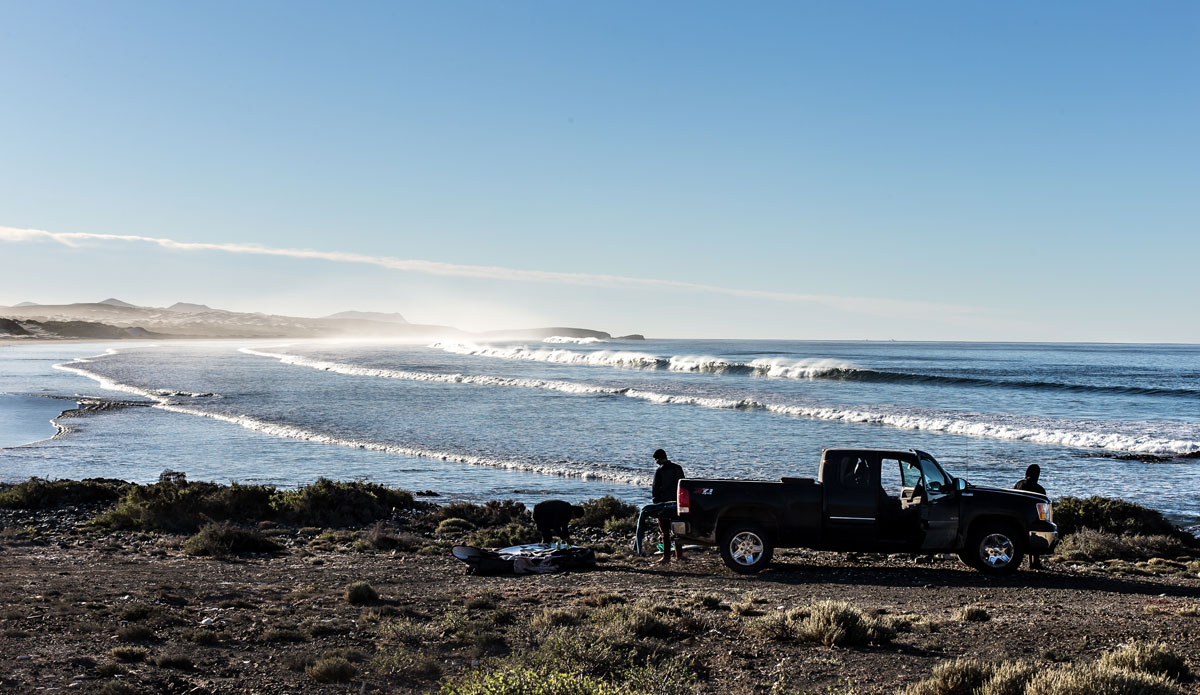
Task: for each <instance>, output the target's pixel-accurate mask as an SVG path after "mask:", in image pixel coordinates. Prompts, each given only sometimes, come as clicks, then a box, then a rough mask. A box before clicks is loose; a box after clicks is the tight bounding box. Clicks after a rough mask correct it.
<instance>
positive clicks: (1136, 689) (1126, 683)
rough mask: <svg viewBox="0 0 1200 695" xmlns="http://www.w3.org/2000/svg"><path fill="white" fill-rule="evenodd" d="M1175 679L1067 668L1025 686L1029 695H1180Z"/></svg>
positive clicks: (1094, 666)
mask: <svg viewBox="0 0 1200 695" xmlns="http://www.w3.org/2000/svg"><path fill="white" fill-rule="evenodd" d="M1180 692H1182V691H1181V689H1180V688H1179V686H1178V685H1177V684H1176V683H1174V682H1173V681H1171V679H1169V678H1167V677H1166V676H1162V675H1152V674H1149V673H1140V672H1137V671H1126V670H1123V669H1117V668H1111V667H1108V666H1102V665H1100V664H1086V665H1082V666H1067V667H1061V668H1056V669H1053V670H1050V671H1044V672H1042V673H1039V674H1038V675H1036V676H1034V677H1033V678H1031V679H1030V680H1029V683H1027V684H1026V685H1025V695H1096V694H1097V693H1105V694H1106V695H1107V694H1112V695H1176V694H1177V693H1180Z"/></svg>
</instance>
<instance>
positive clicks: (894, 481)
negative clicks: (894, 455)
mask: <svg viewBox="0 0 1200 695" xmlns="http://www.w3.org/2000/svg"><path fill="white" fill-rule="evenodd" d="M905 465H907V464H904V463H902V462H901V461H900V460H899V459H881V460H880V462H879V486H880V487H882V488H883V489H884V491H885V492H887V493H888V494H889V495H892V496H893V497H894V496H896V495H899V494H900V492H901V491H902V490H903V489H904V488H906V487H913V484H912V483H910V482H908V479H907V478H906V477H905V472H904V466H905ZM918 477H919V475H918Z"/></svg>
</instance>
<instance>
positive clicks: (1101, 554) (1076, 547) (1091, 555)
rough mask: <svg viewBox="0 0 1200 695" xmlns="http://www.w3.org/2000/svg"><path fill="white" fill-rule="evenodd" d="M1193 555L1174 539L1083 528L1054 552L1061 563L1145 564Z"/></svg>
mask: <svg viewBox="0 0 1200 695" xmlns="http://www.w3.org/2000/svg"><path fill="white" fill-rule="evenodd" d="M1190 552H1192V549H1191V548H1189V547H1188V546H1187V545H1186V544H1185V543H1183V542H1181V541H1180V540H1179V539H1178V538H1176V537H1173V536H1165V535H1156V536H1143V535H1131V534H1122V535H1118V534H1115V533H1106V532H1104V531H1094V530H1092V529H1090V528H1084V529H1080V530H1078V531H1076V532H1075V533H1072V534H1071V535H1069V536H1067V537H1065V538H1063V539H1062V541H1061V542H1060V543H1059V546H1058V548H1057V550H1056V551H1055V553H1056V555H1057V556H1058V557H1061V558H1063V559H1064V560H1086V561H1088V562H1095V561H1097V560H1113V559H1123V560H1130V559H1133V560H1148V559H1150V558H1154V557H1178V556H1180V555H1187V554H1188V553H1190Z"/></svg>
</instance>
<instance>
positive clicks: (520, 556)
mask: <svg viewBox="0 0 1200 695" xmlns="http://www.w3.org/2000/svg"><path fill="white" fill-rule="evenodd" d="M450 553H451V554H452V555H454V557H455V558H457V559H458V560H460V561H462V562H463V563H465V564H466V565H467V572H468V573H469V574H481V575H482V574H489V575H490V574H545V573H547V572H562V571H565V570H574V569H582V568H586V567H591V566H592V565H594V564H596V554H595V553H594V552H593V551H592V549H591V548H584V547H582V546H578V545H559V546H554V545H548V544H545V543H531V544H527V545H514V546H509V547H507V548H501V549H500V550H485V549H483V548H473V547H471V546H469V545H456V546H454V548H453V549H452V550H451V551H450Z"/></svg>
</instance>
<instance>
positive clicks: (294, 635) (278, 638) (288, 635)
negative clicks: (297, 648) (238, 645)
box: [262, 627, 308, 642]
mask: <svg viewBox="0 0 1200 695" xmlns="http://www.w3.org/2000/svg"><path fill="white" fill-rule="evenodd" d="M262 640H263V641H264V642H304V641H306V640H308V636H307V635H305V634H304V633H303V632H300V631H299V630H294V629H292V628H280V627H275V628H271V629H270V630H267V631H266V632H264V633H263V636H262Z"/></svg>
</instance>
